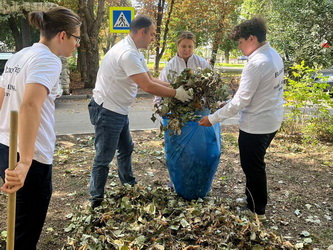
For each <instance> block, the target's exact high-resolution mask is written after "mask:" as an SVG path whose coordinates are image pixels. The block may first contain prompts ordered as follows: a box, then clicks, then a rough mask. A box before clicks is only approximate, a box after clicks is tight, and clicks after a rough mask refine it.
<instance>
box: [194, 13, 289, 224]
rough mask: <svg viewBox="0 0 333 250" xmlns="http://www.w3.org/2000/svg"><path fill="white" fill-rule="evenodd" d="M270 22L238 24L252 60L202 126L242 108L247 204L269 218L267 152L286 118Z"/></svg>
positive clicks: (237, 38) (280, 68)
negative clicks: (268, 35) (230, 94)
mask: <svg viewBox="0 0 333 250" xmlns="http://www.w3.org/2000/svg"><path fill="white" fill-rule="evenodd" d="M266 32H267V28H266V24H265V21H264V20H263V19H261V18H252V19H251V20H247V21H245V22H243V23H241V24H239V25H237V26H236V27H235V28H234V30H233V33H232V36H231V38H232V39H233V40H235V41H238V47H239V49H241V50H242V51H243V53H244V55H245V56H248V58H249V60H248V62H247V64H246V65H245V67H244V69H243V72H242V76H241V80H240V85H239V88H238V90H237V92H236V94H235V96H234V97H233V98H232V100H231V101H229V102H228V103H227V104H226V105H225V106H224V107H223V108H221V109H219V110H217V111H216V112H215V113H214V114H211V115H208V116H205V117H203V118H202V119H201V120H200V121H199V125H200V126H207V127H209V126H212V125H213V124H216V123H217V122H222V121H224V120H225V119H227V118H230V117H233V116H234V115H236V114H238V112H240V115H241V116H240V130H239V137H238V144H239V152H240V160H241V166H242V169H243V171H244V173H245V176H246V190H245V194H246V197H247V207H246V209H248V210H250V212H251V214H252V215H254V216H255V217H258V219H259V220H265V219H266V216H265V210H266V205H267V180H266V170H265V169H266V164H265V161H264V160H265V154H266V150H267V148H268V147H269V145H270V143H271V141H272V140H273V138H274V136H275V134H276V132H277V131H278V129H279V128H280V127H281V123H282V120H283V103H284V101H283V84H284V65H283V61H282V59H281V57H280V55H279V54H278V53H277V52H276V51H275V50H274V49H273V48H272V47H271V46H270V44H269V43H268V42H266Z"/></svg>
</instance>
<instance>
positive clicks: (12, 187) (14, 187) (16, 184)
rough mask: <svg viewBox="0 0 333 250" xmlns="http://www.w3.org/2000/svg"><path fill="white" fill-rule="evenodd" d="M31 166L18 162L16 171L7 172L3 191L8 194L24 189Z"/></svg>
mask: <svg viewBox="0 0 333 250" xmlns="http://www.w3.org/2000/svg"><path fill="white" fill-rule="evenodd" d="M29 168H30V166H28V165H27V164H24V163H21V162H18V163H17V165H16V167H15V169H14V170H9V169H6V170H5V184H3V186H2V187H1V190H2V191H3V192H5V193H7V194H12V193H15V192H17V191H18V190H19V189H20V188H22V187H23V185H24V181H25V178H26V177H27V174H28V171H29Z"/></svg>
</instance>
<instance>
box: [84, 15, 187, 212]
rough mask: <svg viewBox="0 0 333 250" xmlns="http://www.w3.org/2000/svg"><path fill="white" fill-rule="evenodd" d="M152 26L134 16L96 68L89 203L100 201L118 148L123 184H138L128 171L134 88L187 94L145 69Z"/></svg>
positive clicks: (91, 106) (161, 93)
mask: <svg viewBox="0 0 333 250" xmlns="http://www.w3.org/2000/svg"><path fill="white" fill-rule="evenodd" d="M155 31H156V27H155V25H154V24H153V22H152V20H151V19H150V18H148V17H145V16H138V17H136V18H135V19H134V20H133V21H132V22H131V24H130V34H129V35H128V36H127V37H126V38H124V39H123V40H121V41H120V42H118V43H117V44H116V45H114V46H113V47H112V48H111V49H110V51H109V52H108V53H106V55H105V57H104V59H103V61H102V64H101V67H100V69H99V71H98V73H97V79H96V86H95V89H94V90H93V97H92V99H91V102H90V103H89V105H88V108H89V115H90V119H91V123H92V124H93V125H94V127H95V149H96V156H95V159H94V164H93V167H92V171H91V178H90V195H91V198H90V201H91V207H92V208H95V207H97V206H99V205H101V202H102V200H103V196H104V187H105V183H106V180H107V176H108V173H109V164H110V162H111V161H112V159H113V157H114V154H115V153H116V151H117V160H118V175H119V178H120V181H121V183H122V184H125V183H127V184H130V185H134V184H135V183H136V180H135V177H134V176H133V173H132V160H131V155H132V151H133V142H132V138H131V134H130V130H129V121H128V112H129V108H130V106H131V104H132V103H133V102H134V101H135V98H136V95H137V90H138V87H140V88H141V89H142V90H143V91H145V92H147V93H150V94H153V95H158V96H163V97H175V98H177V99H178V100H180V101H182V102H185V101H188V100H190V98H191V97H190V96H189V94H188V93H187V91H185V90H184V88H183V87H180V88H178V89H176V90H175V89H172V88H170V84H169V83H167V82H163V81H161V80H158V79H156V78H153V77H152V76H151V74H150V73H149V70H148V68H147V65H146V63H145V60H144V57H143V55H142V53H140V51H139V49H140V48H144V49H147V48H148V46H149V44H150V43H151V42H152V41H153V40H154V37H155Z"/></svg>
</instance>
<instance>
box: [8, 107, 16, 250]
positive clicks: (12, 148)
mask: <svg viewBox="0 0 333 250" xmlns="http://www.w3.org/2000/svg"><path fill="white" fill-rule="evenodd" d="M17 131H18V112H17V111H11V112H10V138H9V167H8V168H9V169H10V170H14V169H15V166H16V163H17ZM15 213H16V193H13V194H9V195H8V206H7V245H6V249H7V250H14V242H15Z"/></svg>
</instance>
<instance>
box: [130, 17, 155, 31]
mask: <svg viewBox="0 0 333 250" xmlns="http://www.w3.org/2000/svg"><path fill="white" fill-rule="evenodd" d="M152 24H153V21H152V20H151V19H150V18H149V17H147V16H144V15H139V16H137V17H135V18H134V19H133V21H132V22H131V24H130V32H132V33H133V34H136V33H137V32H138V31H139V30H140V29H142V28H144V29H145V33H147V32H148V31H149V28H150V26H151V25H152Z"/></svg>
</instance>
